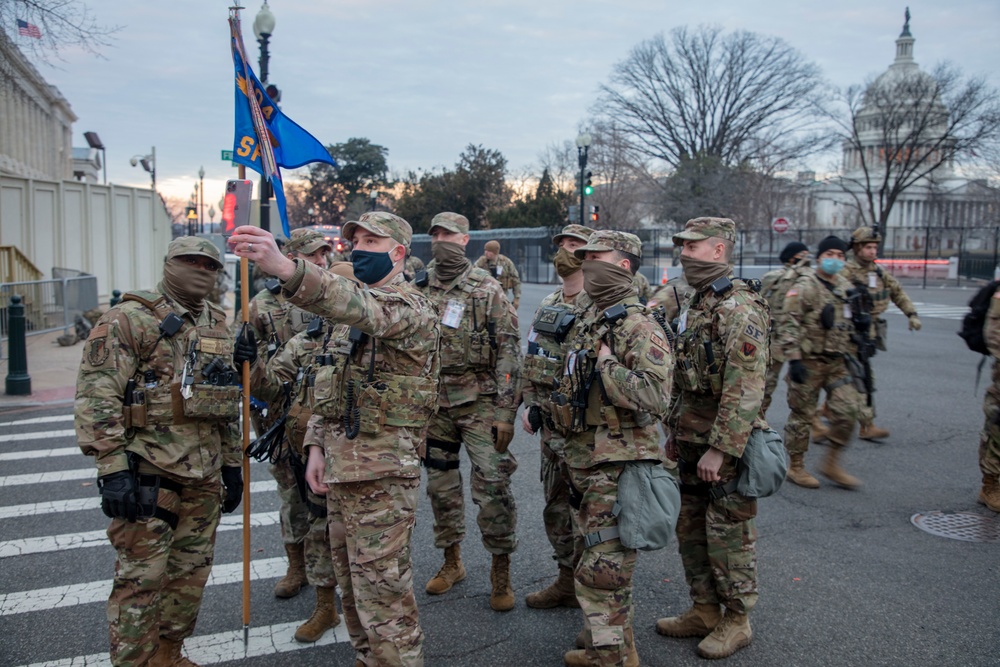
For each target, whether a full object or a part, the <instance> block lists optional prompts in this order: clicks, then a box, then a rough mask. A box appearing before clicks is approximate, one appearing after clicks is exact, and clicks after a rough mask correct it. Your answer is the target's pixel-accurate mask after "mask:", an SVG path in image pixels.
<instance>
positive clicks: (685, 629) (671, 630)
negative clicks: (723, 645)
mask: <svg viewBox="0 0 1000 667" xmlns="http://www.w3.org/2000/svg"><path fill="white" fill-rule="evenodd" d="M721 619H722V612H720V611H719V605H717V604H703V603H700V602H695V603H694V604H693V605H692V606H691V608H690V609H688V610H687V611H686V612H684V613H683V614H681V615H680V616H671V617H670V618H661V619H660V620H658V621H657V622H656V632H657V634H661V635H665V636H667V637H706V636H708V635H709V633H711V632H712V630H713V629H715V626H716V625H718V624H719V621H720V620H721Z"/></svg>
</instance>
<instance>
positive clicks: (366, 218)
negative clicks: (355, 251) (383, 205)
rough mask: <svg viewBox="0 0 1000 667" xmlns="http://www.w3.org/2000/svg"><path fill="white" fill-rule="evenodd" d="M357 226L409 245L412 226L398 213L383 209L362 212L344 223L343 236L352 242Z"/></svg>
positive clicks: (403, 244) (405, 245)
mask: <svg viewBox="0 0 1000 667" xmlns="http://www.w3.org/2000/svg"><path fill="white" fill-rule="evenodd" d="M358 227H361V228H363V229H366V230H368V231H369V232H371V233H372V234H374V235H375V236H381V237H383V238H391V239H393V240H395V241H397V242H398V243H399V244H400V245H402V246H404V247H407V248H409V247H410V239H412V238H413V228H412V227H410V223H408V222H407V221H406V220H403V219H402V218H401V217H399V216H398V215H393V214H392V213H386V212H385V211H374V212H369V213H364V214H362V215H361V217H359V218H358V219H357V220H351V221H350V222H348V223H347V224H346V225H344V229H343V232H344V238H345V239H347V240H348V241H350V242H352V243H353V242H354V232H355V230H356V229H357V228H358Z"/></svg>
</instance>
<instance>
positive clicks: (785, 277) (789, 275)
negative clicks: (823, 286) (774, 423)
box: [760, 241, 826, 439]
mask: <svg viewBox="0 0 1000 667" xmlns="http://www.w3.org/2000/svg"><path fill="white" fill-rule="evenodd" d="M778 258H779V259H780V260H781V263H782V264H784V265H785V266H784V267H783V268H780V269H775V270H774V271H768V272H767V273H765V274H764V275H763V277H761V279H760V294H761V296H763V297H764V299H765V300H767V305H768V306H769V307H770V309H771V327H770V332H771V335H770V337H769V338H770V340H769V343H768V351H769V353H770V359H771V363H770V364H769V365H768V367H767V382H766V384H765V386H764V400H763V402H762V403H761V404H760V418H761V419H764V418H765V416H766V415H767V409H768V408H769V407H771V396H772V394H774V390H775V389H777V387H778V378H779V377H780V376H781V367H782V366H783V365H784V364H785V355H784V353H783V352H782V351H781V344H780V343H779V342H778V336H777V331H778V318H779V317H780V316H781V313H782V310H783V309H784V306H785V293H786V292H788V290H789V289H790V288H791V286H792V285H794V284H795V282H796V281H797V280H798V279H799V278H800V277H802V276H803V275H804V274H805V273H806V272H808V271H812V262H811V261H810V259H809V248H808V247H807V246H806V244H805V243H802V242H801V241H792V242H791V243H789V244H788V245H786V246H785V248H784V249H783V250H782V251H781V254H780V255H778ZM820 426H821V431H822V435H823V437H826V428H825V427H822V425H820ZM815 427H816V425H815V424H814V427H813V438H814V439H818V438H817V436H818V434H819V433H820V431H818V430H817V429H816V428H815Z"/></svg>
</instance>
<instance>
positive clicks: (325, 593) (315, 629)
mask: <svg viewBox="0 0 1000 667" xmlns="http://www.w3.org/2000/svg"><path fill="white" fill-rule="evenodd" d="M335 590H336V589H335V587H333V586H319V587H317V588H316V609H314V610H313V613H312V616H310V617H309V620H308V621H306V622H305V623H303V624H302V625H300V626H299V628H298V630H296V631H295V641H297V642H306V643H312V642H318V641H319V640H320V637H322V636H323V635H324V634H325V633H326V631H327V630H329V629H330V628H332V627H334V626H336V625H338V624H339V623H340V616H338V615H337V606H336V604H334V597H335V595H334V591H335Z"/></svg>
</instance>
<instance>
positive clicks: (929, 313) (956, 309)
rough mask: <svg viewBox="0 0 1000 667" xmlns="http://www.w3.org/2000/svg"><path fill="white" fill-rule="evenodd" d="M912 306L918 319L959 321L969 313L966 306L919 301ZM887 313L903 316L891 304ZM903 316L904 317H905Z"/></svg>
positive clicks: (894, 305) (901, 312)
mask: <svg viewBox="0 0 1000 667" xmlns="http://www.w3.org/2000/svg"><path fill="white" fill-rule="evenodd" d="M913 306H914V307H915V308H916V309H917V314H918V315H919V316H920V317H929V318H932V319H939V320H961V319H962V318H963V317H965V314H966V313H967V312H969V307H968V306H945V305H941V304H937V303H921V302H919V301H914V302H913ZM888 312H890V313H893V314H895V315H903V311H901V310H900V309H899V308H898V307H897V306H896V304H891V305H890V306H889V310H888ZM903 316H904V317H905V315H903Z"/></svg>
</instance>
